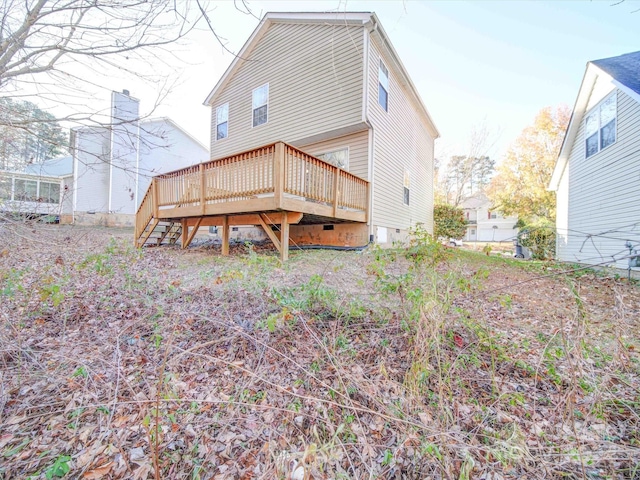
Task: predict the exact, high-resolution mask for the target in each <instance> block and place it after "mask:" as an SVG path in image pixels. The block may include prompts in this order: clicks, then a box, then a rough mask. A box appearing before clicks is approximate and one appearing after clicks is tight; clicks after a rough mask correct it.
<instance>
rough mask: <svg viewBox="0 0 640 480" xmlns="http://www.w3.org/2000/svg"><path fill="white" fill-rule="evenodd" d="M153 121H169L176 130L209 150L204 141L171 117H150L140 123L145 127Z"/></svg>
mask: <svg viewBox="0 0 640 480" xmlns="http://www.w3.org/2000/svg"><path fill="white" fill-rule="evenodd" d="M152 123H167V124H169V125H171V126H172V127H173V128H175V129H176V130H179V131H181V132H182V133H184V134H185V135H186V136H187V137H189V138H190V139H191V140H193V141H194V142H195V143H197V144H198V145H199V146H201V147H202V148H204V149H205V150H206V151H207V152H208V151H209V147H207V146H205V144H204V143H202V142H201V141H200V140H198V139H197V138H196V137H194V136H193V135H191V134H190V133H189V132H187V131H186V130H185V129H184V128H182V127H181V126H180V125H178V124H177V123H176V122H175V121H173V120H171V119H170V118H169V117H159V118H148V119H145V120H141V121H140V125H141V126H142V127H144V126H146V125H149V124H152ZM150 133H153V132H150Z"/></svg>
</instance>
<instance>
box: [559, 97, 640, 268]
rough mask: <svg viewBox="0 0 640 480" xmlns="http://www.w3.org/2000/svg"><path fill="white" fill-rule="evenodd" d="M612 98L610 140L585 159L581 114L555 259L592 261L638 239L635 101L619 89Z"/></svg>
mask: <svg viewBox="0 0 640 480" xmlns="http://www.w3.org/2000/svg"><path fill="white" fill-rule="evenodd" d="M617 103H618V109H617V120H616V121H617V131H616V142H615V143H614V144H612V145H610V146H608V147H607V148H605V149H604V150H602V151H600V152H598V153H596V154H594V155H592V156H590V157H589V158H585V145H584V119H583V120H582V124H581V125H580V129H579V131H578V134H577V136H576V141H575V143H574V145H573V148H572V150H571V155H570V157H569V167H570V169H569V173H570V174H569V177H568V229H569V236H568V242H567V245H566V246H561V248H560V250H559V252H558V256H559V258H560V259H561V260H565V261H574V262H583V263H589V264H596V263H600V262H603V261H607V260H611V256H612V255H616V254H620V252H621V251H624V249H625V247H624V244H625V241H626V240H631V241H632V242H633V243H638V242H640V213H639V212H638V205H640V189H639V188H638V179H639V178H640V133H639V132H640V104H639V103H638V102H636V101H635V100H634V99H632V98H631V97H629V96H628V95H626V94H625V93H624V92H622V91H620V90H617ZM587 113H588V112H587ZM605 232H607V233H605ZM617 266H618V267H621V268H626V267H627V261H626V260H622V261H620V262H618V264H617Z"/></svg>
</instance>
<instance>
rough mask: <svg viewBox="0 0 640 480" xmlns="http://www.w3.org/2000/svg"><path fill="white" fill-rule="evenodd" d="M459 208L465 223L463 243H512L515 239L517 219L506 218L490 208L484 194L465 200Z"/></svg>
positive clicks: (489, 203) (489, 202)
mask: <svg viewBox="0 0 640 480" xmlns="http://www.w3.org/2000/svg"><path fill="white" fill-rule="evenodd" d="M461 207H462V209H463V211H464V216H465V220H466V221H467V233H466V234H465V237H464V241H465V242H512V241H513V240H514V239H515V238H516V237H517V235H518V229H517V228H515V226H516V223H517V222H518V217H513V216H506V215H504V214H502V212H500V211H499V210H496V209H494V208H492V205H491V200H489V199H488V198H487V196H486V195H485V194H484V193H482V192H479V193H476V194H475V195H473V196H471V197H469V198H467V199H466V200H465V201H464V202H462V205H461Z"/></svg>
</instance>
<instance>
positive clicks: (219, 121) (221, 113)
mask: <svg viewBox="0 0 640 480" xmlns="http://www.w3.org/2000/svg"><path fill="white" fill-rule="evenodd" d="M228 136H229V104H228V103H225V104H224V105H220V106H219V107H218V108H216V140H222V139H223V138H227V137H228Z"/></svg>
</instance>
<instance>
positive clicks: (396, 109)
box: [136, 12, 438, 250]
mask: <svg viewBox="0 0 640 480" xmlns="http://www.w3.org/2000/svg"><path fill="white" fill-rule="evenodd" d="M205 103H206V105H209V106H211V112H212V115H211V119H212V120H211V157H212V158H213V159H227V160H225V161H226V162H227V163H229V162H230V163H231V164H233V165H236V167H237V168H238V169H245V168H250V167H248V165H249V163H246V162H247V161H248V160H246V159H245V160H243V159H242V158H244V157H242V158H241V157H238V156H235V155H236V154H238V152H247V153H245V156H246V155H248V156H249V157H251V156H252V155H253V156H254V157H255V158H263V157H264V155H267V157H268V158H267V157H264V158H265V159H264V160H255V161H254V163H255V162H262V163H261V165H262V164H265V165H267V169H268V170H269V171H268V172H266V173H260V172H262V170H259V169H258V170H255V171H253V170H251V171H248V172H247V171H245V172H244V173H237V178H232V174H231V173H230V172H231V170H230V169H231V167H225V168H226V170H225V171H224V172H226V173H223V170H222V167H221V165H222V164H221V163H218V164H216V163H215V161H217V160H214V161H212V162H214V163H208V164H207V165H205V166H204V167H202V169H203V172H202V180H201V185H202V188H201V187H200V186H199V185H197V182H196V181H195V180H194V181H192V182H191V184H190V186H189V188H190V190H189V191H187V190H181V195H182V196H183V197H181V198H183V199H182V200H180V199H178V198H177V197H175V198H173V199H172V200H169V199H163V200H161V201H160V203H164V204H165V208H164V211H157V212H156V213H157V214H158V215H159V217H161V218H162V217H164V219H165V220H168V219H169V216H171V217H172V218H173V219H174V220H175V219H177V218H179V217H180V216H181V215H183V216H184V217H185V218H187V219H188V220H187V221H186V222H185V221H183V226H184V227H186V228H188V227H191V226H193V227H195V225H196V223H197V225H198V226H202V225H207V224H208V225H213V224H214V223H217V224H218V225H220V224H221V223H224V222H226V223H227V226H229V225H232V224H235V225H241V224H242V223H241V222H242V221H249V220H254V221H253V222H250V223H249V224H256V225H258V224H259V225H262V226H263V228H264V229H265V232H266V234H268V235H270V237H272V239H273V238H274V235H273V234H272V233H271V231H272V229H274V228H275V230H276V232H277V233H276V234H275V235H277V236H278V239H276V240H278V241H279V238H281V237H280V232H279V231H280V230H285V229H286V231H284V232H283V233H285V234H286V236H290V238H291V240H292V241H295V242H296V243H297V244H319V245H338V246H364V245H366V244H367V243H368V242H369V241H370V240H373V241H377V242H379V243H381V244H388V243H391V242H393V241H395V240H403V239H405V238H406V236H407V234H408V232H409V230H410V229H411V227H413V226H415V225H416V224H418V223H421V224H424V225H425V227H426V228H427V229H428V230H429V231H431V230H432V224H433V149H434V140H435V139H436V138H437V137H438V130H437V129H436V127H435V125H434V123H433V121H432V119H431V117H430V115H429V113H428V112H427V109H426V108H425V106H424V104H423V103H422V100H421V99H420V96H419V94H418V92H417V90H416V88H415V86H414V84H413V82H412V81H411V79H410V77H409V74H408V73H407V71H406V69H405V67H404V66H403V64H402V62H401V60H400V58H399V56H398V54H397V52H396V51H395V50H394V48H393V46H392V45H391V42H390V40H389V37H388V36H387V34H386V33H385V31H384V29H383V28H382V25H381V24H380V22H379V21H378V18H377V17H376V15H375V14H374V13H344V12H340V13H268V14H266V15H265V16H264V18H263V19H262V21H261V22H260V24H259V25H258V26H257V28H256V29H255V31H254V32H253V34H252V35H251V37H250V38H249V39H248V40H247V42H246V44H245V45H244V47H243V48H242V50H241V51H240V52H239V53H238V55H237V56H236V58H235V59H234V60H233V62H232V63H231V65H230V67H229V68H228V69H227V71H226V72H225V73H224V75H223V76H222V77H221V78H220V80H219V81H218V82H217V84H216V85H215V87H214V88H213V90H212V91H211V93H210V94H209V96H208V97H207V99H206V102H205ZM274 142H284V147H280V148H284V152H285V153H284V157H282V158H283V160H282V162H283V163H281V160H280V158H281V157H280V156H279V154H278V153H277V152H276V153H268V152H267V153H265V154H264V155H263V157H260V155H262V154H260V155H258V156H256V154H255V153H250V152H251V151H253V152H255V151H256V149H259V147H262V146H270V145H272V144H273V143H274ZM269 148H271V147H269ZM269 155H272V156H275V157H273V158H276V160H275V161H274V160H269V159H272V156H269ZM305 155H308V156H309V157H308V158H307V157H305ZM254 157H251V158H254ZM289 159H291V160H289ZM242 162H245V164H243V165H245V166H243V167H240V166H239V165H241V164H242ZM269 162H271V163H269ZM225 165H226V164H225ZM234 171H235V172H239V170H234ZM209 172H211V173H209ZM214 172H217V173H214ZM252 172H253V173H252ZM256 172H257V173H256ZM194 173H195V172H192V173H191V174H194ZM179 175H180V174H179V173H178V172H174V176H179ZM215 175H217V176H215ZM220 175H222V176H224V178H225V180H224V181H222V180H219V177H220ZM230 175H231V176H230ZM280 175H281V177H280ZM214 176H215V178H214ZM334 177H335V181H333V180H332V179H333V178H334ZM258 180H259V182H258ZM177 181H178V180H176V179H175V178H174V179H172V180H171V179H169V177H167V176H164V177H162V176H161V177H159V178H158V179H157V182H158V188H159V190H158V195H163V193H162V192H166V190H167V188H169V189H170V190H171V191H173V190H175V185H173V184H175V183H176V182H177ZM170 182H173V184H172V185H173V186H171V187H169V186H168V185H169V184H170ZM243 182H244V183H243ZM247 182H248V183H249V184H250V185H248V186H247ZM252 182H253V183H252ZM256 182H258V183H256ZM181 185H184V181H183V183H182V184H181ZM180 188H183V187H182V186H181V187H180ZM184 188H187V187H184ZM230 188H231V189H235V190H237V189H238V188H240V190H241V191H242V193H243V194H242V195H240V196H239V197H238V195H236V196H234V195H232V192H231V190H229V189H230ZM163 189H164V190H163ZM196 191H197V192H200V193H199V195H201V197H202V198H201V201H200V203H197V202H196V201H195V200H196V196H197V195H196V193H195V192H196ZM151 195H152V193H150V196H151ZM164 195H166V193H164ZM240 197H241V199H240ZM184 200H188V202H187V203H189V202H191V203H189V205H190V207H189V208H191V209H190V210H188V209H187V207H186V203H185V202H184ZM223 200H224V202H223ZM172 202H173V203H172ZM232 202H233V204H234V205H233V207H231V205H230V203H232ZM240 202H243V203H242V206H241V203H240ZM212 203H216V206H215V207H212V206H211V205H212ZM221 203H226V204H227V205H226V206H222V205H221ZM178 205H183V207H181V209H178ZM331 206H333V209H331V208H330V207H331ZM199 208H200V210H199ZM151 210H154V209H153V208H151V207H149V208H147V210H146V213H145V214H144V215H143V217H144V218H143V219H142V220H141V222H140V225H139V228H138V230H137V233H136V234H137V235H140V237H138V238H139V240H138V241H139V243H143V242H142V240H144V237H145V235H146V234H143V232H144V227H145V225H146V222H147V221H151V223H152V225H153V222H154V220H152V219H153V218H155V215H152V213H151ZM156 210H158V209H156ZM260 212H263V213H265V215H261V217H260V219H261V221H260V223H258V222H255V219H256V218H257V217H255V216H254V217H244V218H238V215H240V214H249V213H251V214H256V213H260ZM269 212H270V214H269ZM283 212H288V213H289V214H290V215H289V216H288V220H287V221H286V222H285V223H287V226H286V227H269V226H268V225H269V224H270V220H273V219H275V218H276V216H275V214H278V215H281V214H282V213H283ZM358 212H359V213H358ZM347 214H349V215H347ZM216 215H217V218H213V217H214V216H216ZM230 215H231V216H230ZM233 215H235V216H233ZM196 217H197V218H198V220H194V219H195V218H196ZM277 218H279V219H280V220H278V221H275V220H274V221H273V222H271V224H274V223H275V224H278V223H279V224H280V225H283V224H282V223H280V221H281V216H278V217H277ZM147 219H149V220H147ZM292 219H295V221H292ZM289 225H290V227H289ZM227 230H228V229H227ZM147 233H148V229H147ZM285 241H286V242H288V239H285ZM224 242H225V239H223V244H224ZM184 245H185V244H183V246H184ZM223 250H224V249H223Z"/></svg>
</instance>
